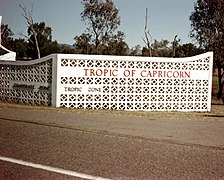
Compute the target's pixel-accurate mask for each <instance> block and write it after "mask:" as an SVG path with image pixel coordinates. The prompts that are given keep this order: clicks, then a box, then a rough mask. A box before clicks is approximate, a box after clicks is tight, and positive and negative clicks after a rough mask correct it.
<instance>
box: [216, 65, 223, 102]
mask: <svg viewBox="0 0 224 180" xmlns="http://www.w3.org/2000/svg"><path fill="white" fill-rule="evenodd" d="M218 84H219V90H218V94H217V98H218V99H220V98H222V96H223V85H224V80H223V72H222V66H221V65H218Z"/></svg>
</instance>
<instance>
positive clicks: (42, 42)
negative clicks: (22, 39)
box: [27, 22, 60, 59]
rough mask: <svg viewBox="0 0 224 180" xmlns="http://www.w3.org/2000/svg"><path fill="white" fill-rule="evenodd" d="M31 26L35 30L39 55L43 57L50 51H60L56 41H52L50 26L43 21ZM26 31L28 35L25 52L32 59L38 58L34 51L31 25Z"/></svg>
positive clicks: (34, 44)
mask: <svg viewBox="0 0 224 180" xmlns="http://www.w3.org/2000/svg"><path fill="white" fill-rule="evenodd" d="M32 28H33V29H34V30H35V33H36V37H37V41H38V45H39V48H40V54H41V57H44V56H46V55H49V54H51V53H55V52H60V48H59V46H58V43H57V41H54V42H53V41H52V35H51V33H52V29H51V28H50V27H48V26H46V25H45V23H44V22H40V23H35V24H33V25H32ZM27 33H28V37H29V38H28V49H27V54H28V56H30V57H31V58H32V59H36V58H38V57H37V53H36V43H35V37H34V34H33V31H32V29H31V27H28V30H27Z"/></svg>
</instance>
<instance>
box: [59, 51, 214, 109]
mask: <svg viewBox="0 0 224 180" xmlns="http://www.w3.org/2000/svg"><path fill="white" fill-rule="evenodd" d="M212 63H213V53H212V52H209V53H205V54H202V55H199V56H194V57H189V58H153V57H150V58H149V57H128V56H125V57H124V56H91V55H58V65H57V79H58V82H57V97H56V98H57V103H56V104H57V106H62V107H69V108H86V109H114V110H131V111H133V110H143V111H154V110H156V111H210V108H211V86H212Z"/></svg>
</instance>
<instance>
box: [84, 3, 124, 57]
mask: <svg viewBox="0 0 224 180" xmlns="http://www.w3.org/2000/svg"><path fill="white" fill-rule="evenodd" d="M82 4H83V6H84V11H83V12H82V13H81V18H82V21H85V22H86V24H87V25H88V28H87V30H88V32H89V33H90V35H92V36H93V37H94V39H93V41H94V44H95V51H96V52H95V53H96V54H97V53H98V47H99V45H100V44H101V43H107V42H108V40H109V38H110V36H111V35H112V33H113V32H114V31H115V30H116V29H117V27H118V25H120V17H119V16H118V12H119V11H118V9H117V8H116V7H115V5H114V3H113V1H112V0H105V1H104V0H82Z"/></svg>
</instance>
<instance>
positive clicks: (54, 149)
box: [0, 107, 224, 180]
mask: <svg viewBox="0 0 224 180" xmlns="http://www.w3.org/2000/svg"><path fill="white" fill-rule="evenodd" d="M10 112H11V113H10ZM80 119H81V120H82V122H81V121H80ZM118 122H119V123H118ZM131 122H135V123H134V126H135V127H133V125H130V123H131ZM137 122H138V123H137ZM169 122H170V123H168V122H167V121H165V120H151V121H150V120H149V119H145V118H140V117H138V118H137V119H136V117H128V118H127V117H125V116H113V117H111V116H110V115H108V116H103V117H102V116H99V115H96V114H95V115H90V114H74V113H68V112H67V111H66V112H56V111H48V110H41V111H40V110H39V109H36V110H35V109H32V110H27V109H22V108H20V109H17V108H2V107H1V108H0V157H8V158H11V159H13V160H22V162H29V163H32V164H40V165H42V167H48V168H46V169H44V170H43V169H37V168H35V167H31V166H29V165H24V164H25V163H24V164H23V165H21V164H16V163H15V162H9V161H5V160H0V179H6V180H7V179H10V180H11V179H82V178H79V176H70V175H64V174H62V173H56V172H51V171H50V168H49V167H51V168H60V169H61V170H64V171H69V172H77V173H78V174H84V175H86V177H88V175H89V177H93V178H94V177H98V178H99V177H101V178H109V179H224V146H223V141H224V136H223V127H224V122H223V121H220V122H204V121H203V122H200V121H193V122H191V121H185V120H182V121H180V122H181V123H179V124H178V122H177V121H172V122H171V121H169ZM194 123H195V124H194ZM181 124H182V125H181ZM194 125H195V126H194ZM131 127H132V128H131ZM146 127H147V129H146ZM196 127H197V128H199V130H197V128H196ZM165 129H167V130H165ZM162 130H164V132H162ZM150 131H152V133H151V134H150V133H149V132H150ZM182 131H183V132H182ZM210 131H216V132H210ZM209 132H210V133H209ZM191 133H194V136H192V135H190V134H191ZM206 133H209V135H210V136H211V137H210V141H212V140H213V139H216V138H217V139H219V140H217V141H216V142H214V143H212V142H209V136H208V137H207V139H208V140H205V138H204V137H203V136H204V135H205V134H206ZM187 135H189V136H190V137H188V138H186V136H187ZM194 138H195V139H196V140H195V139H194Z"/></svg>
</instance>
